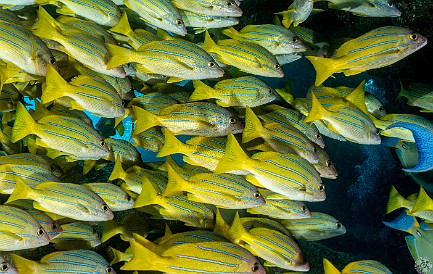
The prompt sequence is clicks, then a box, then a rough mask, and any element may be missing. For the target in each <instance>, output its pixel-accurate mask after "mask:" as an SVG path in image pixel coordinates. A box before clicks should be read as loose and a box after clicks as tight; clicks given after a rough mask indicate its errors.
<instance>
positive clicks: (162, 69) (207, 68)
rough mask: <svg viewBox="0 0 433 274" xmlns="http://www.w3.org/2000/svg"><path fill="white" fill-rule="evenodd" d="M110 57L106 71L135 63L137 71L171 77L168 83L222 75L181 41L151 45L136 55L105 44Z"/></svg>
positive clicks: (210, 60) (207, 58)
mask: <svg viewBox="0 0 433 274" xmlns="http://www.w3.org/2000/svg"><path fill="white" fill-rule="evenodd" d="M106 46H107V49H108V51H109V52H110V54H111V57H110V60H109V61H108V63H107V65H108V67H109V68H114V67H118V66H121V65H124V64H126V63H131V62H134V63H138V64H137V67H139V68H140V70H141V71H143V72H146V73H149V74H162V75H165V76H169V77H171V79H169V82H173V81H179V80H184V79H188V80H195V79H208V78H218V77H221V76H223V74H224V71H223V70H222V69H221V68H220V67H219V66H218V64H217V63H216V62H215V61H214V60H213V58H212V57H211V56H210V55H209V53H207V52H206V51H205V50H203V49H202V48H200V47H199V46H198V45H196V44H194V43H192V42H189V41H186V40H181V39H172V40H166V41H152V42H149V43H146V44H144V45H142V46H141V47H140V48H138V50H137V51H135V50H132V49H127V48H123V47H119V46H115V45H110V44H107V45H106Z"/></svg>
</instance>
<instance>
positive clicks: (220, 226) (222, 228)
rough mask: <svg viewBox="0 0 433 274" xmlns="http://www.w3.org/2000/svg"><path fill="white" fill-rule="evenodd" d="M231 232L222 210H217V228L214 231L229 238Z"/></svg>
mask: <svg viewBox="0 0 433 274" xmlns="http://www.w3.org/2000/svg"><path fill="white" fill-rule="evenodd" d="M229 230H230V226H229V225H228V224H227V223H226V221H225V220H224V218H223V216H222V215H221V211H220V209H219V208H217V210H216V213H215V226H214V228H213V231H214V232H215V233H217V234H219V235H221V236H224V237H226V238H227V237H228V232H229Z"/></svg>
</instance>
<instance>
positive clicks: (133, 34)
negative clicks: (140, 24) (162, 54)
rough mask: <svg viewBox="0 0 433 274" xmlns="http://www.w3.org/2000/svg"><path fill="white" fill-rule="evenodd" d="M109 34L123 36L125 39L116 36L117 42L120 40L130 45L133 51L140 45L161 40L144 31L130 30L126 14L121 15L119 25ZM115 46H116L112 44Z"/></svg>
mask: <svg viewBox="0 0 433 274" xmlns="http://www.w3.org/2000/svg"><path fill="white" fill-rule="evenodd" d="M110 32H112V33H115V34H119V35H122V36H125V37H126V39H125V38H120V37H119V35H117V36H116V39H117V40H120V41H122V42H124V43H127V44H128V45H130V46H131V47H132V48H133V49H135V50H138V49H139V48H140V47H141V46H142V45H144V44H146V43H149V42H152V41H158V40H161V39H160V38H159V37H158V36H156V35H155V34H153V33H151V32H149V31H147V30H144V29H135V30H133V29H132V28H131V25H130V24H129V21H128V15H127V13H126V12H124V13H123V15H122V17H121V18H120V21H119V23H117V25H115V26H114V27H112V28H111V29H110ZM114 45H116V44H114Z"/></svg>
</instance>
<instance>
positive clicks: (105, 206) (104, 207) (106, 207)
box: [101, 204, 109, 212]
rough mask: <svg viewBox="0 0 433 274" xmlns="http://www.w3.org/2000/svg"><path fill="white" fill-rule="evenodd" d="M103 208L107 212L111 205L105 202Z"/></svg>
mask: <svg viewBox="0 0 433 274" xmlns="http://www.w3.org/2000/svg"><path fill="white" fill-rule="evenodd" d="M101 208H102V211H105V212H107V211H108V210H109V207H108V206H107V205H106V204H103V205H102V207H101Z"/></svg>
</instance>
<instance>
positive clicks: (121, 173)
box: [108, 157, 126, 181]
mask: <svg viewBox="0 0 433 274" xmlns="http://www.w3.org/2000/svg"><path fill="white" fill-rule="evenodd" d="M125 177H126V172H125V170H124V169H123V167H122V162H121V161H120V157H116V160H115V162H114V168H113V171H112V172H111V175H110V177H109V178H108V181H114V180H116V179H124V178H125Z"/></svg>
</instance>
